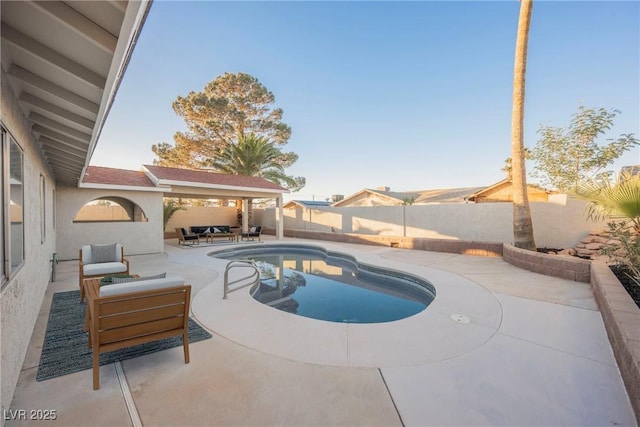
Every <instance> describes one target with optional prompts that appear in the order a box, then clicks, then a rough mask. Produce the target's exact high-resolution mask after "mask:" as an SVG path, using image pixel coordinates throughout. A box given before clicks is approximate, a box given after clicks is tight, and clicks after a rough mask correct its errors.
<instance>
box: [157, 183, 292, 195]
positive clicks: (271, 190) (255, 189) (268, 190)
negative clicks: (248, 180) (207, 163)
mask: <svg viewBox="0 0 640 427" xmlns="http://www.w3.org/2000/svg"><path fill="white" fill-rule="evenodd" d="M156 185H166V186H169V187H170V186H172V185H176V186H180V187H196V188H210V189H214V190H230V191H242V192H252V191H253V192H258V193H269V194H283V193H290V192H291V191H289V190H287V189H282V190H277V189H274V188H258V187H242V186H239V185H220V184H205V183H203V182H188V181H172V180H164V179H161V180H158V184H156Z"/></svg>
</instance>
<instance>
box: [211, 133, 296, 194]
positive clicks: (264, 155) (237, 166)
mask: <svg viewBox="0 0 640 427" xmlns="http://www.w3.org/2000/svg"><path fill="white" fill-rule="evenodd" d="M297 159H298V156H297V155H296V154H295V153H283V152H281V151H280V149H279V148H277V147H276V146H275V145H274V144H273V143H271V142H270V141H269V139H268V138H266V137H261V136H256V135H255V134H253V133H250V134H248V135H243V136H240V137H239V138H238V142H237V143H236V144H227V145H226V146H225V147H224V149H223V150H222V151H221V152H220V154H219V155H218V156H217V157H216V158H215V159H213V160H212V161H211V162H210V165H211V167H212V168H213V169H214V170H216V171H219V172H222V173H227V174H232V175H244V176H257V177H261V178H264V179H266V180H267V181H271V182H273V183H275V184H278V185H281V186H283V187H285V188H288V189H290V190H292V191H298V190H299V189H301V188H302V187H304V185H305V179H304V178H302V177H292V176H289V175H287V174H286V173H285V168H286V167H287V166H290V165H291V164H293V163H294V162H295V161H296V160H297Z"/></svg>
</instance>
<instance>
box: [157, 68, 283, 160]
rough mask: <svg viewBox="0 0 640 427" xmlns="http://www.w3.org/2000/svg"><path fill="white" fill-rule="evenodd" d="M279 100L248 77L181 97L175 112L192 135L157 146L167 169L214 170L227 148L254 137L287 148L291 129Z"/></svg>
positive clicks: (227, 77) (228, 76)
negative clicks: (214, 162)
mask: <svg viewBox="0 0 640 427" xmlns="http://www.w3.org/2000/svg"><path fill="white" fill-rule="evenodd" d="M274 102H275V97H274V96H273V94H272V93H271V92H269V91H268V90H267V88H266V87H264V86H263V85H262V84H261V83H260V82H259V81H258V79H256V78H255V77H253V76H250V75H249V74H245V73H237V74H232V73H225V74H223V75H222V76H219V77H217V78H215V79H214V80H212V81H211V82H210V83H209V84H208V85H207V86H205V88H204V90H203V91H202V92H190V93H189V94H188V95H187V96H184V97H183V96H178V98H177V99H176V100H175V101H174V103H173V109H174V111H175V112H176V114H178V115H179V116H181V117H182V118H183V119H184V121H185V123H186V125H187V131H186V132H176V134H175V135H174V142H175V145H173V146H172V145H170V144H168V143H166V142H162V143H159V144H156V145H153V146H152V148H151V149H152V151H153V152H154V153H155V154H156V156H158V160H157V161H155V162H154V163H155V164H158V165H161V166H174V167H192V168H200V167H206V166H210V165H209V162H210V159H213V158H215V157H216V156H217V155H218V154H219V153H220V151H222V150H223V149H224V148H225V147H226V146H227V145H229V144H233V143H236V142H237V141H238V139H239V138H240V137H242V136H244V135H247V134H249V133H254V134H255V135H257V136H260V137H265V138H268V139H269V140H270V141H271V142H272V143H273V144H275V145H277V146H282V145H285V144H286V143H287V142H288V140H289V138H290V137H291V128H290V127H289V126H287V125H286V124H285V123H283V122H282V115H283V112H282V110H281V109H279V108H273V107H272V105H273V103H274Z"/></svg>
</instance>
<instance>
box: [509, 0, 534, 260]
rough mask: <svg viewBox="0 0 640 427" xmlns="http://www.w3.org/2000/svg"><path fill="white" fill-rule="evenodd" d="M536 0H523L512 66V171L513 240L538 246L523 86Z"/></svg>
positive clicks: (531, 247) (522, 245)
mask: <svg viewBox="0 0 640 427" xmlns="http://www.w3.org/2000/svg"><path fill="white" fill-rule="evenodd" d="M532 9H533V0H520V17H519V19H518V35H517V37H516V53H515V64H514V70H513V108H512V112H511V159H512V160H511V173H512V185H513V240H514V245H515V246H516V247H517V248H522V249H527V250H531V251H535V250H536V243H535V241H534V239H533V222H532V221H531V209H530V207H529V197H528V195H527V178H526V170H525V165H524V162H525V148H524V136H523V135H524V89H525V74H526V70H527V44H528V40H529V26H530V23H531V10H532Z"/></svg>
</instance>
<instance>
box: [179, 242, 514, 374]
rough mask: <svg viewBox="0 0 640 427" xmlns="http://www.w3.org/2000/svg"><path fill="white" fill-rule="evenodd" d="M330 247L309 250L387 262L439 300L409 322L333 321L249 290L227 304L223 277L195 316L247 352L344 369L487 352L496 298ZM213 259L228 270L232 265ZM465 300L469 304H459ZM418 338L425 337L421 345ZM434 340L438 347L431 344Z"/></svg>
mask: <svg viewBox="0 0 640 427" xmlns="http://www.w3.org/2000/svg"><path fill="white" fill-rule="evenodd" d="M269 245H270V246H272V245H278V243H277V242H273V243H271V242H270V243H269ZM282 245H285V246H286V245H287V243H286V242H283V243H282ZM330 245H331V243H324V244H316V243H314V244H309V245H308V246H320V247H323V248H325V249H327V250H329V251H334V252H340V253H344V254H347V255H349V256H354V257H355V258H356V259H357V261H358V262H359V263H363V264H368V265H377V264H380V263H381V262H382V261H383V262H384V264H385V267H388V268H389V269H390V270H398V271H403V272H407V273H409V274H412V275H416V276H419V277H421V278H423V279H426V280H427V281H429V282H431V283H432V285H433V286H434V287H435V288H436V298H435V299H434V301H433V302H432V303H431V304H430V305H429V307H427V308H426V309H425V310H423V311H422V312H420V313H417V314H415V315H413V316H410V317H407V318H405V319H400V320H396V321H392V322H384V323H373V324H362V323H336V322H328V321H323V320H316V319H310V318H306V317H302V316H297V315H294V314H291V313H287V312H283V311H280V310H277V309H275V308H272V307H268V306H266V305H264V304H262V303H260V302H258V301H256V300H254V299H253V298H252V297H251V296H250V295H249V289H248V288H244V289H242V290H239V291H237V292H232V293H230V294H229V295H228V298H227V299H226V300H223V299H222V296H223V287H224V283H223V282H224V277H223V276H224V275H222V274H221V275H220V276H219V277H218V278H216V279H215V280H214V281H213V283H211V284H209V285H208V286H206V287H205V288H204V289H202V290H201V291H199V292H198V293H197V294H196V295H195V296H194V298H193V301H192V307H191V310H192V313H193V315H194V316H195V318H196V319H197V320H198V321H199V322H200V323H201V324H203V325H204V326H205V327H207V328H208V329H210V330H212V331H213V332H215V333H216V334H218V335H221V336H223V337H225V338H227V339H229V340H231V341H233V342H236V343H237V344H240V345H243V346H245V347H249V348H252V349H254V350H258V351H261V352H264V353H267V354H272V355H275V356H279V357H282V358H285V359H289V360H295V361H299V362H306V363H314V364H320V365H327V366H343V367H362V368H372V367H373V368H388V367H401V366H415V365H421V364H425V363H432V362H437V361H441V360H446V359H451V358H453V357H457V356H460V355H462V354H466V353H469V352H471V351H473V350H475V349H477V348H479V347H481V346H483V345H484V344H486V343H487V342H488V341H489V340H490V339H491V338H492V337H493V336H494V335H495V333H497V331H498V329H499V327H500V324H501V322H502V307H501V305H500V303H499V301H498V299H497V298H496V297H495V295H494V294H493V293H491V292H490V291H489V290H487V289H486V288H484V287H482V286H481V285H479V284H478V283H476V282H473V281H471V280H469V279H467V278H465V277H463V276H461V275H458V274H455V273H451V272H447V271H441V270H437V269H433V268H430V267H426V266H419V265H410V264H404V263H401V262H392V261H389V260H387V259H384V260H383V259H382V258H380V256H379V255H377V254H375V253H367V252H361V251H358V250H356V249H350V250H344V248H340V249H339V250H334V249H333V248H331V247H327V246H330ZM301 246H305V245H301ZM221 250H224V249H221ZM215 252H217V250H212V251H210V253H215ZM211 259H212V262H214V263H215V264H219V266H220V267H219V268H220V269H221V271H224V267H225V266H226V263H227V262H228V260H225V259H216V258H213V257H212V258H211ZM445 283H446V285H445ZM462 295H465V296H466V298H461V297H460V296H462ZM460 315H462V317H461V316H460ZM461 318H462V319H464V321H462V322H461V321H460V319H461ZM228 319H234V321H233V322H229V320H228ZM467 319H468V320H469V321H468V322H467V321H466V320H467ZM415 336H422V337H423V339H421V340H418V341H417V340H415V339H414V338H413V337H415ZM309 337H313V339H311V340H310V339H309ZM434 342H436V343H438V345H429V343H434ZM292 343H304V345H295V344H294V345H292ZM399 349H400V350H402V351H398V350H399Z"/></svg>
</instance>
